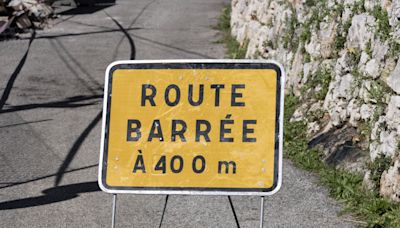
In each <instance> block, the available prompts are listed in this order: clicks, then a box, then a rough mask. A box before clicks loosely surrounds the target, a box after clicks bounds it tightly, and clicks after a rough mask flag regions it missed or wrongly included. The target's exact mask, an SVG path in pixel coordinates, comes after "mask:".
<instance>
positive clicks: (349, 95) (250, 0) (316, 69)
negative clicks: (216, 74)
mask: <svg viewBox="0 0 400 228" xmlns="http://www.w3.org/2000/svg"><path fill="white" fill-rule="evenodd" d="M231 28H232V35H233V36H234V37H236V39H237V40H238V41H239V42H240V43H241V44H242V45H247V53H246V57H247V58H265V59H274V60H277V61H278V62H280V63H282V64H283V66H284V68H285V71H286V73H287V81H286V93H287V94H294V95H295V96H297V97H299V98H300V100H301V101H302V102H301V103H302V105H301V106H300V107H299V108H298V109H297V110H296V112H295V113H294V115H293V117H292V121H299V120H303V121H306V122H307V133H308V136H309V138H310V141H311V142H315V143H316V144H319V145H322V146H323V147H324V148H325V149H324V153H325V161H326V162H328V163H332V164H333V165H335V166H338V167H341V168H345V169H348V170H350V171H357V172H362V173H363V174H364V175H365V178H364V181H365V184H366V186H371V185H373V183H370V182H371V180H370V179H371V178H370V176H371V172H374V171H373V170H370V169H369V168H368V167H367V166H366V165H365V163H371V162H374V161H385V162H386V163H388V167H389V168H388V169H387V170H385V171H384V172H383V173H380V174H381V175H380V178H379V179H380V181H379V185H378V187H379V189H378V190H379V191H380V193H381V195H383V196H386V197H388V198H390V199H392V200H394V201H398V202H400V165H399V164H400V155H399V152H400V61H399V55H400V0H233V1H232V15H231ZM316 113H317V114H318V115H316ZM311 116H312V117H313V118H310V117H311ZM315 116H317V117H318V118H315ZM349 148H350V149H349ZM382 158H383V159H382Z"/></svg>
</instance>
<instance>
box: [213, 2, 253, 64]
mask: <svg viewBox="0 0 400 228" xmlns="http://www.w3.org/2000/svg"><path fill="white" fill-rule="evenodd" d="M230 21H231V7H225V8H224V10H223V12H222V14H221V16H220V17H219V21H218V24H217V26H215V29H218V30H220V31H222V33H223V38H222V40H220V41H218V42H219V43H225V45H226V48H227V49H228V55H229V58H231V59H243V58H244V57H245V56H246V50H247V45H248V42H247V41H245V42H244V44H243V45H240V44H239V42H237V40H236V39H235V38H234V37H232V35H231V24H230Z"/></svg>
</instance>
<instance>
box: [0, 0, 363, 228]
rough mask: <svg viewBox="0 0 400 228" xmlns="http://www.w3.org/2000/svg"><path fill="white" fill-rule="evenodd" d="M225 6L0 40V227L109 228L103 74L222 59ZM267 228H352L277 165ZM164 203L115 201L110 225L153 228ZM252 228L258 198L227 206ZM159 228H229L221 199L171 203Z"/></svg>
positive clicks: (142, 1)
mask: <svg viewBox="0 0 400 228" xmlns="http://www.w3.org/2000/svg"><path fill="white" fill-rule="evenodd" d="M228 3H229V1H227V0H201V1H200V0H168V1H167V0H153V1H151V0H135V1H133V0H117V2H116V4H115V5H111V6H104V5H103V6H96V7H92V8H86V9H85V8H78V9H71V10H68V11H64V12H63V13H62V15H61V17H60V18H59V19H57V20H56V21H55V22H54V24H55V25H54V26H53V27H52V28H50V29H46V30H44V31H37V33H36V34H32V35H29V34H28V35H25V36H23V38H22V39H20V40H9V41H3V42H0V76H1V77H0V95H1V99H0V227H108V226H110V222H111V202H112V196H111V195H109V194H106V193H104V192H101V191H100V190H99V188H98V186H97V163H98V156H99V144H100V131H101V129H100V122H101V117H100V114H99V113H100V111H101V108H102V94H103V84H104V71H105V68H106V67H107V65H108V64H109V63H111V62H112V61H114V60H123V59H177V58H179V59H185V58H189V59H190V58H196V59H199V58H223V57H224V52H225V50H224V48H223V45H222V44H217V43H216V41H217V40H219V38H220V37H219V35H218V32H217V31H215V30H213V29H212V28H211V27H212V25H215V24H216V23H217V18H218V16H219V14H220V12H221V9H222V8H223V6H224V4H228ZM283 172H284V175H283V187H282V189H281V191H280V192H279V193H277V194H276V195H274V196H273V197H268V198H266V205H265V222H266V227H352V226H353V225H355V224H354V223H349V222H346V221H348V220H349V219H348V218H346V217H343V216H340V217H338V213H339V211H340V206H339V205H338V204H337V203H335V202H334V201H333V200H332V199H330V198H329V197H328V196H327V191H326V190H325V189H324V188H322V187H320V186H318V184H317V183H318V181H317V179H316V178H315V177H314V176H313V175H312V174H309V173H306V172H303V171H300V170H298V169H296V168H294V167H293V166H292V165H291V163H290V162H288V161H285V162H284V171H283ZM165 199H166V197H165V196H162V195H154V196H148V195H147V196H143V195H120V196H118V208H117V210H118V214H117V227H158V226H159V224H160V221H161V217H162V212H163V209H164V205H165ZM232 199H233V205H234V208H235V211H236V213H237V217H238V221H239V223H240V226H241V227H257V226H258V218H259V198H258V197H232ZM162 227H236V223H235V219H234V215H233V212H232V209H231V207H230V204H229V201H228V198H227V197H226V196H220V197H215V196H214V197H206V196H171V197H169V200H168V204H167V207H166V209H165V214H164V216H163V222H162Z"/></svg>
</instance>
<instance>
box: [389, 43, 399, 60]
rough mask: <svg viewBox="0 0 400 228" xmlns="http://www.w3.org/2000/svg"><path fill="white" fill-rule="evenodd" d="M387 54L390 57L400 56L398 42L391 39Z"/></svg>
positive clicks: (396, 57)
mask: <svg viewBox="0 0 400 228" xmlns="http://www.w3.org/2000/svg"><path fill="white" fill-rule="evenodd" d="M388 56H389V57H391V58H395V59H399V56H400V43H397V42H396V41H394V40H392V42H391V44H390V45H389V51H388Z"/></svg>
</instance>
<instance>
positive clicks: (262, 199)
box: [260, 196, 264, 228]
mask: <svg viewBox="0 0 400 228" xmlns="http://www.w3.org/2000/svg"><path fill="white" fill-rule="evenodd" d="M263 227H264V196H261V206H260V228H263Z"/></svg>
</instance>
